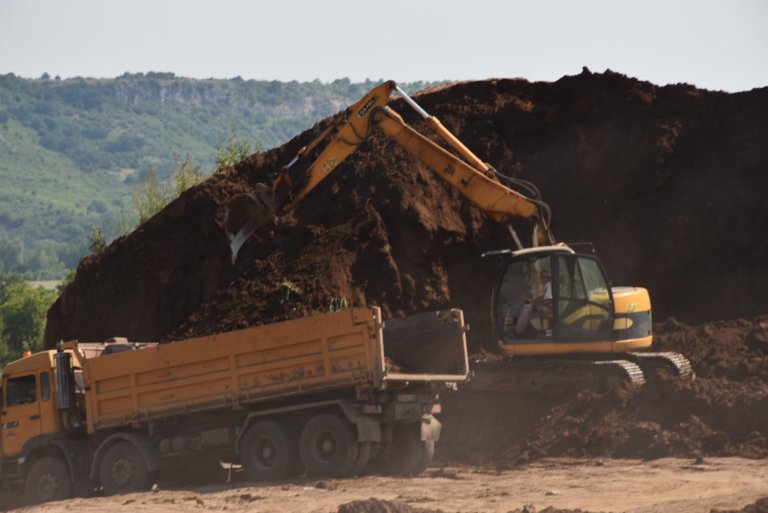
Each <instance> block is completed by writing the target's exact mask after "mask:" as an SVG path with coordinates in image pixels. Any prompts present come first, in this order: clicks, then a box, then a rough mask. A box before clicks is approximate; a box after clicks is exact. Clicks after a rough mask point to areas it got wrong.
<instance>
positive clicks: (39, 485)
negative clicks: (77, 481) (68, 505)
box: [24, 456, 72, 504]
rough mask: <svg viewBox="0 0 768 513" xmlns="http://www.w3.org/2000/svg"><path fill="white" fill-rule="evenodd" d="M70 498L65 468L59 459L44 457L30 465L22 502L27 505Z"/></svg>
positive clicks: (67, 475)
mask: <svg viewBox="0 0 768 513" xmlns="http://www.w3.org/2000/svg"><path fill="white" fill-rule="evenodd" d="M70 497H72V485H71V484H70V481H69V471H68V470H67V466H66V465H65V464H64V462H63V461H61V460H60V459H59V458H55V457H52V456H46V457H45V458H40V459H39V460H37V461H36V462H34V463H33V464H32V467H31V468H30V469H29V472H27V477H26V478H25V479H24V500H25V501H26V502H27V503H28V504H40V503H41V502H48V501H58V500H62V499H69V498H70Z"/></svg>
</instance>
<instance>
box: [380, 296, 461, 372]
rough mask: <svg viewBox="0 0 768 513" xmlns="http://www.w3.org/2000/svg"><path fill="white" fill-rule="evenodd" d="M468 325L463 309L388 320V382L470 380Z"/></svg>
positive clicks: (386, 369)
mask: <svg viewBox="0 0 768 513" xmlns="http://www.w3.org/2000/svg"><path fill="white" fill-rule="evenodd" d="M466 331H467V328H466V325H465V324H464V314H463V312H462V311H461V310H458V309H451V310H439V311H435V312H428V313H423V314H416V315H410V316H408V317H403V318H401V319H391V320H388V321H386V322H385V323H384V330H383V339H384V343H383V349H384V356H385V362H386V364H387V365H386V368H385V373H384V380H385V381H445V382H461V381H465V380H466V379H467V375H468V373H469V363H468V358H467V341H466Z"/></svg>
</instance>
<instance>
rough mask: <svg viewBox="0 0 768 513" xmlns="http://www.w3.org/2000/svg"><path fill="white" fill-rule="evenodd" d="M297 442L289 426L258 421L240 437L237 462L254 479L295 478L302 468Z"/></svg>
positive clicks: (268, 421)
mask: <svg viewBox="0 0 768 513" xmlns="http://www.w3.org/2000/svg"><path fill="white" fill-rule="evenodd" d="M297 442H298V437H297V436H296V435H295V434H294V433H293V430H292V429H291V428H290V427H289V426H287V425H283V424H280V423H277V422H274V421H270V420H265V421H261V422H257V423H255V424H253V425H252V426H251V427H249V428H248V430H247V431H246V432H245V435H243V438H242V440H240V462H241V463H242V464H243V467H245V471H246V473H247V474H248V477H249V478H251V479H253V480H254V481H275V480H279V479H286V478H289V477H295V476H296V475H298V474H299V472H300V470H301V463H300V460H299V454H298V449H297V447H296V446H297Z"/></svg>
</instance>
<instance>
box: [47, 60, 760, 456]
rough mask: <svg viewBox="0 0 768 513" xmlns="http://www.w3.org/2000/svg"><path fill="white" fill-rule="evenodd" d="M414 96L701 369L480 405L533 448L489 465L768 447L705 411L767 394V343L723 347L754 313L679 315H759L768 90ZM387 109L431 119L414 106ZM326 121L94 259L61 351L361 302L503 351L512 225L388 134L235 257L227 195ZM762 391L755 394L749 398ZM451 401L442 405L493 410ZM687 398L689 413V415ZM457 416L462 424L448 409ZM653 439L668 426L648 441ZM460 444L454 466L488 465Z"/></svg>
mask: <svg viewBox="0 0 768 513" xmlns="http://www.w3.org/2000/svg"><path fill="white" fill-rule="evenodd" d="M417 99H418V101H419V102H420V104H421V105H422V106H423V107H424V108H425V109H426V110H428V111H430V112H431V113H433V114H435V115H436V116H438V117H439V118H440V119H441V121H442V122H443V124H444V125H445V126H447V127H448V128H449V129H450V130H451V131H452V132H454V133H455V134H457V135H458V136H459V137H460V138H461V139H462V140H463V141H464V142H465V143H466V144H467V145H468V146H469V147H470V148H472V149H473V151H475V152H476V153H477V154H478V155H479V156H481V157H482V158H483V159H484V160H486V161H487V162H489V163H491V164H492V165H494V166H495V167H496V168H497V169H499V170H500V171H502V172H504V173H506V174H510V175H515V176H518V177H521V178H525V179H527V180H530V181H532V182H534V183H535V184H537V185H538V186H539V188H540V189H541V191H542V194H543V197H544V198H545V199H546V200H547V201H548V202H549V203H550V205H551V206H552V208H553V211H554V217H553V223H552V228H553V231H554V233H555V235H556V236H557V238H558V240H562V241H567V242H570V241H587V240H588V241H591V242H593V243H594V244H595V246H596V248H597V250H598V253H599V254H600V255H601V257H602V259H603V262H604V264H605V266H606V268H607V271H608V273H609V275H611V277H612V278H613V283H614V284H615V285H622V284H633V285H639V286H645V287H648V288H649V289H650V291H651V295H652V300H653V303H654V311H655V315H656V318H657V319H666V318H667V317H669V316H674V317H675V318H677V319H680V323H677V322H676V321H670V323H667V324H665V325H664V326H663V327H662V328H661V330H660V331H659V337H658V338H659V343H660V344H661V345H665V346H669V347H679V348H681V349H683V352H685V353H686V354H689V355H690V356H691V357H692V359H693V360H695V361H696V366H697V371H700V372H701V371H704V372H701V375H702V376H703V377H702V378H701V379H700V380H698V381H696V382H694V383H692V384H687V385H684V384H677V383H666V382H661V383H660V384H658V385H655V386H650V387H646V388H645V389H643V390H640V391H632V390H619V391H616V392H614V393H613V395H612V396H592V395H588V394H586V395H584V396H580V397H579V398H578V399H577V400H575V401H571V402H568V403H563V404H558V403H557V402H554V403H551V402H549V403H542V402H541V401H539V402H535V401H530V400H526V398H515V397H509V398H506V399H504V401H509V403H510V404H509V406H510V407H514V406H515V405H516V401H519V402H520V406H521V407H522V408H523V409H518V410H517V411H518V412H522V413H518V414H515V413H514V411H515V410H509V409H505V410H503V411H494V412H491V413H487V412H486V413H485V414H484V415H485V417H486V418H484V419H482V420H483V421H487V422H489V423H495V424H498V426H497V428H498V431H499V432H503V431H504V429H505V426H506V429H508V427H509V426H508V423H509V422H510V421H509V418H510V416H512V417H513V418H515V419H517V420H515V422H518V423H520V424H521V426H522V427H521V428H520V429H528V432H530V433H531V438H530V442H524V441H523V442H521V440H520V438H519V437H514V436H509V437H502V440H504V441H505V443H504V445H495V446H494V447H492V448H488V451H490V453H493V454H489V455H488V457H491V456H494V455H495V454H497V453H499V447H500V446H501V447H504V448H505V449H506V448H510V449H509V451H511V453H508V454H507V455H506V456H505V458H504V459H505V461H513V460H516V459H521V458H525V457H529V458H530V457H536V456H538V455H546V454H551V453H568V452H569V451H571V452H574V453H579V452H580V451H581V452H583V453H599V454H603V453H610V454H613V455H616V456H622V455H644V454H645V452H647V451H651V449H646V448H644V447H646V446H647V445H648V444H650V443H653V444H655V445H654V447H655V448H654V449H653V451H657V452H660V453H663V452H664V451H672V448H673V447H677V446H678V444H679V443H682V442H680V440H682V439H687V438H686V437H688V438H690V439H696V440H698V441H696V442H691V449H690V452H691V453H694V452H698V451H699V449H700V450H701V451H704V452H705V453H706V454H713V453H717V454H720V453H728V451H732V450H734V451H735V450H736V449H732V448H731V447H735V446H739V447H742V446H744V444H745V443H746V441H747V440H750V442H749V443H750V444H751V445H750V447H762V446H761V445H760V444H762V443H763V442H761V440H762V437H763V436H764V435H766V434H768V426H766V425H765V419H763V418H762V417H761V416H758V415H753V417H755V418H756V419H758V420H756V419H755V418H752V424H751V425H750V427H748V428H746V427H745V428H743V429H744V430H745V431H744V432H743V433H742V432H741V431H739V430H731V431H729V430H728V429H726V426H721V424H723V423H726V422H728V421H727V419H726V418H720V419H715V418H712V419H711V422H710V419H708V417H707V415H709V413H708V412H709V409H710V408H712V409H713V412H712V413H711V415H712V416H713V417H715V416H717V414H718V412H719V414H720V417H729V415H731V412H732V411H733V410H734V407H737V406H738V407H743V408H744V410H743V411H747V409H748V408H757V409H758V410H759V406H760V405H762V404H763V403H761V402H760V399H759V398H760V397H761V394H762V395H763V396H764V394H765V390H764V389H763V388H761V387H762V386H763V385H762V384H761V383H760V379H761V376H763V374H761V373H762V372H764V371H763V370H758V368H759V369H764V366H765V363H764V359H763V357H762V356H761V355H762V353H759V352H758V351H759V350H758V349H751V348H747V349H744V350H739V351H737V352H736V353H732V352H730V351H728V350H726V349H721V347H725V346H724V345H723V344H721V342H723V343H724V341H728V340H734V341H736V342H734V344H736V343H737V342H738V343H741V344H742V345H743V344H744V343H746V342H745V340H746V339H744V338H742V335H743V336H746V332H745V333H742V332H743V331H744V330H747V331H749V329H751V327H754V325H755V323H756V322H758V321H732V322H733V323H735V324H727V323H726V325H723V326H720V324H717V323H715V324H704V325H702V326H700V327H697V328H689V327H687V326H685V325H683V324H682V322H685V323H691V324H700V323H705V322H708V321H709V322H711V321H714V320H720V319H729V320H733V319H741V318H748V319H749V318H754V317H756V316H759V315H763V314H765V313H766V308H765V306H764V305H766V304H768V264H766V263H765V259H764V258H762V256H763V255H765V254H768V238H766V237H764V236H763V235H764V232H765V227H766V221H767V220H768V210H766V209H765V207H764V194H763V191H764V190H765V189H766V182H768V175H767V174H766V173H764V171H765V168H766V163H768V146H767V145H765V144H764V142H765V140H766V139H768V137H767V136H768V128H766V127H767V125H766V124H765V123H764V119H765V118H766V114H768V88H763V89H757V90H753V91H750V92H745V93H737V94H727V93H722V92H712V91H705V90H699V89H696V88H694V87H692V86H690V85H685V84H677V85H671V86H664V87H659V86H655V85H653V84H650V83H648V82H642V81H639V80H636V79H633V78H629V77H626V76H623V75H620V74H617V73H613V72H610V71H607V72H605V73H602V74H593V73H591V72H590V71H589V70H586V69H585V70H584V71H583V72H582V73H581V74H579V75H577V76H569V77H564V78H562V79H561V80H558V81H557V82H554V83H530V82H527V81H525V80H519V79H518V80H488V81H482V82H468V83H458V84H452V85H450V86H445V87H441V88H439V89H436V90H433V91H427V92H424V93H423V94H421V95H418V97H417ZM393 107H394V108H395V110H397V111H398V112H400V113H401V114H403V116H404V117H405V118H406V120H407V121H408V122H410V123H412V124H414V125H415V126H417V127H420V126H422V125H421V123H420V121H419V120H418V119H416V116H415V114H413V113H412V112H411V111H410V109H409V108H408V107H407V106H405V105H404V104H403V103H402V102H400V101H395V102H393ZM326 123H327V120H324V121H322V122H320V123H318V125H317V126H315V127H313V128H312V129H310V130H308V131H307V132H305V133H303V134H301V135H299V136H297V137H296V138H295V139H294V140H292V141H290V142H289V143H287V144H286V145H284V146H282V147H280V148H275V149H273V150H270V151H268V152H265V153H262V154H257V155H254V156H252V157H251V158H249V159H247V160H246V161H244V162H242V163H240V164H239V165H238V166H236V167H234V168H231V169H229V170H226V171H224V172H222V173H218V174H216V175H214V176H213V177H211V178H210V179H209V180H207V181H206V182H205V183H203V184H201V185H200V186H198V187H195V188H193V189H191V190H189V191H187V192H186V193H184V194H183V195H182V196H181V197H180V198H178V199H177V200H175V201H174V202H172V203H171V204H170V205H169V206H168V207H167V208H166V209H164V210H163V211H161V212H160V213H159V214H157V215H156V216H155V217H153V218H152V219H150V220H149V221H148V222H146V223H145V224H143V225H142V226H141V227H140V228H139V229H138V230H136V231H135V232H133V233H132V234H130V235H129V236H126V237H123V238H120V239H118V240H116V241H115V242H114V243H112V244H111V245H110V246H109V247H108V248H107V249H106V250H104V251H103V252H101V253H99V254H97V255H92V256H90V257H87V258H85V259H84V260H83V261H82V262H81V263H80V265H79V267H78V270H77V275H76V277H75V280H74V281H73V283H72V284H70V285H69V286H68V287H67V288H66V290H65V291H64V293H63V294H62V296H61V297H60V298H59V300H58V301H57V302H56V303H55V304H54V305H53V306H52V307H51V309H50V311H49V313H48V323H47V326H46V334H45V342H46V345H47V346H48V347H51V346H52V345H53V344H55V343H56V342H57V341H58V340H60V339H79V340H83V341H85V340H88V341H91V340H104V339H107V338H109V337H112V336H126V337H128V338H129V339H132V340H137V341H142V340H143V341H151V340H160V341H167V340H171V339H178V338H183V337H188V336H196V335H203V334H209V333H214V332H218V331H222V330H229V329H235V328H241V327H246V326H250V325H256V324H261V323H266V322H271V321H276V320H281V319H286V318H291V317H298V316H301V315H306V314H310V313H313V312H318V311H326V310H328V309H329V308H331V307H333V306H338V305H339V304H344V303H346V304H349V305H362V304H375V305H378V306H380V307H381V308H382V310H383V312H384V315H385V317H387V318H388V317H398V316H403V315H407V314H411V313H416V312H423V311H427V310H432V309H437V308H444V307H460V308H462V309H463V310H464V312H465V317H466V319H467V320H468V322H469V323H470V324H471V326H472V332H471V333H470V344H471V348H472V349H473V350H480V349H485V350H494V348H495V342H494V337H493V335H492V333H491V331H490V327H489V320H488V312H489V302H490V290H491V287H492V284H493V281H494V274H495V269H494V265H493V263H492V262H488V261H484V260H482V259H481V257H480V255H481V254H482V253H483V252H484V251H487V250H492V249H499V248H506V247H510V246H512V242H511V240H510V238H509V235H508V233H507V231H506V229H505V228H504V227H502V226H500V225H498V224H496V223H494V222H492V221H489V220H488V219H486V218H485V216H484V215H483V214H482V213H481V212H480V211H479V210H478V209H476V208H475V207H473V206H471V205H469V204H468V203H467V202H466V201H465V200H464V199H463V198H462V197H461V196H460V195H459V194H458V193H457V192H456V191H455V190H453V189H452V188H451V187H450V186H448V185H446V184H445V183H443V182H442V181H441V180H440V178H438V177H437V176H436V175H435V174H434V173H433V172H432V171H430V170H429V169H427V168H426V167H425V166H423V165H422V164H420V163H419V162H417V161H415V160H414V159H413V158H412V157H411V156H410V155H409V154H407V153H406V152H405V151H404V150H402V149H401V148H400V147H399V146H397V144H395V143H394V142H392V141H391V140H389V139H387V138H386V137H385V136H383V135H381V134H379V133H374V134H373V135H372V136H371V137H370V138H368V139H367V140H366V141H365V142H364V143H363V144H362V145H361V146H360V148H359V149H358V151H357V152H356V153H354V154H353V155H352V156H350V157H349V158H348V159H347V160H346V161H344V162H343V163H342V164H341V165H340V166H339V167H338V168H337V170H336V171H335V172H334V174H333V175H332V176H330V177H329V178H328V179H327V180H326V181H324V182H323V183H322V184H320V185H319V186H318V187H317V188H316V189H315V190H314V191H313V192H312V193H311V194H310V196H308V198H307V199H306V200H305V201H304V202H303V203H302V204H301V205H299V207H298V208H297V209H296V210H295V211H294V212H292V213H291V214H289V215H287V216H284V217H283V218H281V219H279V220H278V222H277V224H276V226H275V227H274V229H273V231H272V232H271V233H268V234H262V236H261V237H260V238H252V239H251V240H249V242H248V243H247V244H246V245H245V246H244V247H243V248H242V249H241V251H240V254H239V256H238V259H237V261H236V263H234V264H233V263H232V262H231V259H230V254H229V249H228V244H227V239H226V236H225V233H224V230H223V228H222V227H223V225H224V219H225V209H226V204H227V202H228V200H229V199H230V198H232V197H233V196H235V195H236V194H238V193H241V192H247V191H249V190H251V189H252V187H253V186H254V184H256V183H257V182H264V181H268V180H269V179H270V178H271V177H272V176H274V174H275V173H276V171H277V170H278V169H279V168H280V167H281V166H282V165H284V164H285V163H287V162H288V161H289V160H290V159H291V158H292V157H293V155H295V153H296V151H297V150H298V149H299V148H300V147H301V146H302V145H304V144H306V143H307V142H308V141H310V140H311V138H312V137H314V135H316V134H317V133H318V132H319V130H321V129H322V128H323V127H324V126H325V125H326ZM720 330H722V334H721V331H720ZM707 332H712V333H717V336H714V335H707V334H706V333H707ZM726 333H727V334H726ZM760 337H761V335H760V334H759V333H757V334H755V336H754V337H753V338H755V340H752V342H753V344H755V345H758V346H759V345H760V344H761V340H762V339H761V338H760ZM725 345H727V344H725ZM699 356H701V358H698V357H699ZM710 356H711V358H710ZM707 373H709V374H707ZM754 373H756V374H754ZM753 377H754V378H755V380H754V382H753V380H752V378H753ZM748 386H751V387H753V388H754V390H753V391H752V392H750V393H749V394H748V395H746V396H745V395H744V394H747V392H743V390H744V389H745V387H748ZM742 392H743V393H742ZM458 397H459V394H457V395H456V396H455V398H456V399H457V402H456V403H455V404H454V405H453V406H451V407H447V408H446V411H450V410H451V409H454V410H455V411H456V412H459V413H460V412H462V411H464V412H467V411H471V410H472V409H473V408H475V407H479V406H478V403H477V402H473V400H470V401H464V402H463V403H462V401H461V400H458ZM449 400H450V398H449ZM680 401H683V402H685V405H684V406H685V408H689V409H690V412H691V415H690V416H688V417H685V416H684V412H681V411H679V409H678V408H677V406H678V402H680ZM447 403H448V401H447ZM689 403H690V404H689ZM492 405H493V403H491V404H489V405H488V406H489V407H490V406H492ZM462 408H464V409H463V410H462ZM525 408H527V409H525ZM553 408H554V410H553ZM763 409H764V408H763ZM758 410H755V411H758ZM510 412H513V413H511V414H510ZM726 412H727V415H726V414H725V413H726ZM539 413H541V415H539ZM665 415H666V416H665ZM734 415H736V414H734ZM694 417H695V418H694ZM466 418H467V417H466V416H465V417H464V419H466ZM539 419H541V420H539ZM696 419H698V420H696ZM737 420H740V419H737V418H734V419H733V422H734V423H736V421H737ZM745 420H747V419H745ZM529 424H530V425H529ZM617 426H621V429H618V428H617ZM670 426H672V427H670ZM446 428H447V429H446V433H450V431H451V429H449V428H450V419H447V421H446ZM740 429H741V428H740ZM508 430H509V431H512V432H515V430H514V429H508ZM521 432H522V431H519V432H518V433H521ZM657 433H674V434H675V436H672V435H669V436H670V437H671V438H669V440H667V441H666V442H648V444H646V445H645V446H644V445H643V444H642V443H639V440H641V439H643V437H645V438H648V439H649V440H650V439H653V440H655V439H656V436H655V435H656V434H657ZM719 433H725V438H726V440H722V436H721V435H720V434H719ZM755 433H756V434H755ZM547 434H551V436H550V437H549V438H548V436H546V435H547ZM564 434H566V435H567V436H561V435H564ZM446 436H448V437H450V436H452V435H446ZM454 436H455V435H454ZM708 436H709V438H711V440H710V441H704V438H706V437H708ZM697 437H698V438H697ZM482 438H484V437H481V436H478V433H476V432H471V431H470V432H468V433H467V434H466V439H467V440H475V442H477V443H480V442H479V439H482ZM709 438H708V440H709ZM449 439H450V438H449ZM548 440H549V441H548ZM563 440H566V441H563ZM734 440H735V441H734ZM506 441H508V442H509V444H507V443H506ZM497 443H498V442H497ZM467 444H469V446H472V445H471V443H469V442H467ZM515 444H517V445H515ZM733 444H736V445H735V446H734V445H733ZM446 445H448V444H447V443H444V444H443V446H446ZM459 447H460V444H459ZM568 447H573V448H572V449H569V448H568ZM658 447H662V449H663V450H662V449H658ZM739 450H740V449H739ZM457 451H458V452H456V453H454V454H448V455H445V457H447V458H448V459H451V458H454V457H457V458H458V457H460V458H463V459H466V460H472V459H473V458H475V459H477V457H478V455H477V454H474V453H472V454H470V455H462V454H461V453H460V449H457ZM755 451H756V452H759V451H758V450H757V449H755ZM651 452H652V451H651ZM761 454H762V453H761ZM479 457H480V459H482V458H485V457H486V455H483V454H481V455H480V456H479Z"/></svg>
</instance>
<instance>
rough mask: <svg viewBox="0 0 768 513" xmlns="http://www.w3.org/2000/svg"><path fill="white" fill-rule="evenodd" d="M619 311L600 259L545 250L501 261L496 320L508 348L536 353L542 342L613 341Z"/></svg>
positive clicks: (495, 306) (501, 338)
mask: <svg viewBox="0 0 768 513" xmlns="http://www.w3.org/2000/svg"><path fill="white" fill-rule="evenodd" d="M613 311H614V310H613V299H612V296H611V291H610V287H609V286H608V281H607V279H606V277H605V273H604V272H603V269H602V266H601V265H600V262H599V260H597V259H596V258H595V257H592V256H589V255H582V254H575V253H573V252H571V251H562V250H551V251H548V250H542V251H533V252H523V253H522V254H519V255H515V254H512V253H510V254H508V255H506V256H503V257H502V258H501V266H500V269H499V273H498V275H497V281H496V286H495V288H494V294H493V306H492V316H493V323H494V327H495V329H496V333H497V336H498V337H499V339H500V340H501V341H502V343H503V344H520V345H524V344H528V345H531V351H532V353H534V352H538V350H535V349H533V345H537V344H538V345H540V346H541V347H544V345H547V346H549V345H551V343H561V342H562V343H589V342H608V341H609V340H610V335H611V327H612V325H613ZM542 351H545V352H546V351H547V350H542ZM553 352H567V350H564V349H563V348H560V349H556V350H554V349H553Z"/></svg>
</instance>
